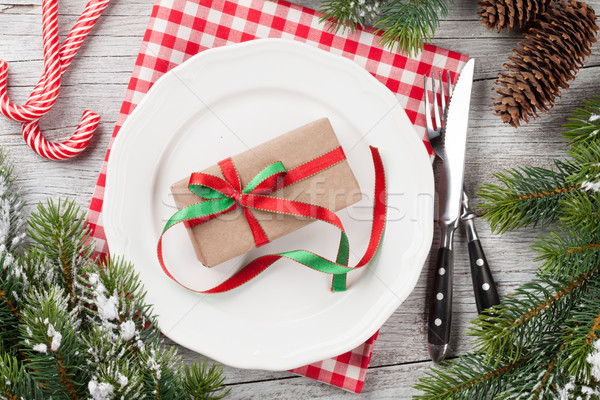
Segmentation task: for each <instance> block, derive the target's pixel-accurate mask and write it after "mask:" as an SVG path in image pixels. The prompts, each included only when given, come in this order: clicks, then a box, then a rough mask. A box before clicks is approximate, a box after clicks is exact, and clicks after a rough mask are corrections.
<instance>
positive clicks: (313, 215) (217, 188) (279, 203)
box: [157, 147, 387, 293]
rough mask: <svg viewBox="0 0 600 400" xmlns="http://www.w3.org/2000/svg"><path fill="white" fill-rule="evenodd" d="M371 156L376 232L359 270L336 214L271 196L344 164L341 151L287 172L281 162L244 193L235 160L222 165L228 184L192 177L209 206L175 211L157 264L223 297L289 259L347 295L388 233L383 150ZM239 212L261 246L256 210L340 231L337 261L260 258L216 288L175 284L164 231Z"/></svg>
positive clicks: (299, 253)
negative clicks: (351, 277)
mask: <svg viewBox="0 0 600 400" xmlns="http://www.w3.org/2000/svg"><path fill="white" fill-rule="evenodd" d="M371 154H372V156H373V165H374V167H375V196H374V206H373V227H372V230H371V238H370V240H369V245H368V246H367V250H366V252H365V254H364V256H363V257H362V259H361V260H360V261H359V262H358V264H357V265H356V266H354V267H349V266H348V259H349V254H350V246H349V242H348V236H347V235H346V231H345V230H344V226H343V225H342V221H340V219H339V218H338V216H337V215H335V213H334V212H333V211H331V210H329V209H327V208H325V207H321V206H318V205H315V204H308V203H302V202H298V201H294V200H289V199H285V198H280V197H273V196H268V194H271V193H272V192H273V191H275V190H276V189H280V188H283V187H286V186H289V185H291V184H294V183H296V182H299V181H301V180H304V179H307V178H309V177H310V176H312V175H314V174H316V173H318V172H321V171H323V170H325V169H327V168H330V167H332V166H333V165H336V164H338V163H339V162H341V161H343V160H345V159H346V156H345V154H344V152H343V150H342V148H341V147H338V148H336V149H334V150H332V151H330V152H328V153H325V154H323V155H322V156H320V157H317V158H316V159H314V160H311V161H309V162H307V163H305V164H302V165H300V166H298V167H296V168H294V169H292V170H290V171H287V170H286V169H285V167H284V166H283V164H282V163H281V162H280V161H278V162H274V163H272V164H270V165H268V166H267V167H266V168H265V169H263V170H262V171H260V172H259V173H258V174H257V175H256V176H255V177H254V178H252V180H251V181H250V182H249V183H248V184H247V185H246V186H245V187H244V188H243V189H242V183H241V181H240V178H239V175H238V173H237V170H236V169H235V165H234V164H233V161H232V160H231V158H227V159H225V160H223V161H221V162H219V167H220V168H221V172H222V173H223V177H224V179H221V178H219V177H216V176H214V175H209V174H205V173H202V172H195V173H193V174H192V175H191V176H190V180H189V184H188V188H189V189H190V191H192V192H193V193H195V194H196V195H198V196H199V197H201V198H202V199H204V200H205V201H202V202H200V203H196V204H192V205H190V206H188V207H185V208H183V209H181V210H179V211H177V212H176V213H175V214H174V215H173V216H172V217H171V218H170V219H169V221H168V222H167V223H166V225H165V227H164V229H163V232H162V234H161V236H160V238H159V240H158V246H157V251H158V259H159V262H160V265H161V267H162V269H163V271H164V272H165V273H166V274H167V275H168V276H169V277H170V278H171V279H173V280H174V281H175V282H177V283H178V284H179V285H181V286H183V287H185V288H187V289H189V290H192V291H195V292H199V293H222V292H226V291H229V290H231V289H235V288H237V287H239V286H241V285H243V284H244V283H246V282H248V281H249V280H251V279H252V278H254V277H255V276H257V275H258V274H260V273H261V272H262V271H264V270H265V269H267V268H268V267H269V266H270V265H271V264H273V263H274V262H275V261H277V260H279V259H280V258H288V259H291V260H294V261H296V262H298V263H300V264H304V265H306V266H307V267H310V268H312V269H315V270H317V271H320V272H324V273H327V274H332V275H333V281H332V290H333V291H344V290H346V274H347V273H348V272H350V271H352V270H354V269H356V268H360V267H362V266H364V265H366V264H368V263H369V262H370V261H371V259H372V258H373V256H374V255H375V252H376V251H377V248H378V247H379V243H380V241H381V236H382V235H383V230H384V228H385V218H386V201H387V193H386V185H385V174H384V170H383V163H382V161H381V157H380V155H379V151H378V150H377V149H376V148H375V147H371ZM237 207H241V208H242V209H243V210H244V215H245V217H246V220H247V221H248V224H249V225H250V228H251V229H252V234H253V236H254V241H255V243H256V246H257V247H258V246H262V245H264V244H266V243H268V242H269V239H268V237H267V235H266V234H265V232H264V230H263V229H262V227H261V226H260V224H259V222H258V221H257V220H256V217H255V216H254V215H253V214H252V211H251V210H252V209H256V210H262V211H267V212H271V213H277V214H287V215H294V216H298V217H305V218H310V219H317V220H320V221H323V222H327V223H329V224H331V225H333V226H335V227H336V228H338V229H339V230H340V231H341V237H340V244H339V247H338V254H337V257H336V261H335V262H334V261H330V260H328V259H326V258H324V257H321V256H319V255H317V254H315V253H312V252H310V251H307V250H292V251H287V252H282V253H277V254H268V255H264V256H261V257H258V258H257V259H255V260H253V261H251V262H250V263H249V264H247V265H246V266H245V267H243V268H242V269H241V270H239V271H238V272H237V273H235V274H234V275H233V276H231V277H230V278H228V279H227V280H225V281H224V282H223V283H221V284H220V285H218V286H216V287H214V288H212V289H208V290H204V291H197V290H193V289H191V288H188V287H186V286H185V285H183V284H182V283H180V282H179V281H177V279H175V277H173V275H171V273H170V272H169V270H168V269H167V267H166V265H165V263H164V259H163V254H162V238H163V235H164V234H165V232H166V231H167V230H169V229H170V228H171V227H173V226H174V225H176V224H178V223H181V222H184V223H187V224H188V225H189V226H191V227H193V226H197V225H199V224H203V223H205V222H207V221H210V220H212V219H214V218H216V217H218V216H219V215H222V214H225V213H228V212H231V211H233V210H234V209H236V208H237Z"/></svg>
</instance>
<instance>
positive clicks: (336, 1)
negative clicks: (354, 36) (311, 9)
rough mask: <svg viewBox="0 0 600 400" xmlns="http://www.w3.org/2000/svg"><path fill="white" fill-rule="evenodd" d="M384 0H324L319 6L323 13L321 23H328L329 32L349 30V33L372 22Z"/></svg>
mask: <svg viewBox="0 0 600 400" xmlns="http://www.w3.org/2000/svg"><path fill="white" fill-rule="evenodd" d="M387 3H388V1H386V0H350V1H349V0H326V1H324V2H323V3H322V4H321V11H322V12H323V13H324V14H323V16H322V17H321V22H325V21H328V22H329V23H330V26H329V30H330V31H334V32H335V33H337V32H338V31H340V30H344V29H349V30H350V31H351V32H354V31H356V29H358V28H363V27H365V26H367V25H369V24H370V23H372V22H374V21H375V20H376V18H377V14H378V13H379V11H380V8H381V6H382V5H384V4H387Z"/></svg>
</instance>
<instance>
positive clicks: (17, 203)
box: [0, 149, 25, 252]
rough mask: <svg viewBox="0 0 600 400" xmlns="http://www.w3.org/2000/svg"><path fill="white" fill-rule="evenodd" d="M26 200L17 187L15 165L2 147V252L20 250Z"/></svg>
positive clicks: (0, 178) (0, 248) (0, 188)
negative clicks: (14, 174) (14, 173)
mask: <svg viewBox="0 0 600 400" xmlns="http://www.w3.org/2000/svg"><path fill="white" fill-rule="evenodd" d="M24 206H25V202H24V201H23V200H22V199H21V195H20V193H19V191H18V190H17V189H16V187H15V178H14V176H13V166H12V163H11V162H10V161H9V159H8V155H7V153H6V151H5V150H3V149H0V252H2V251H5V250H6V251H14V250H18V249H19V247H20V246H21V244H22V242H23V240H22V239H23V237H24V236H25V234H24V232H23V227H24V225H25V219H24V218H23V215H22V212H23V207H24Z"/></svg>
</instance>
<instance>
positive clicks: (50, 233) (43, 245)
mask: <svg viewBox="0 0 600 400" xmlns="http://www.w3.org/2000/svg"><path fill="white" fill-rule="evenodd" d="M28 232H29V236H30V237H31V238H32V239H33V241H34V243H35V244H34V248H36V249H37V250H39V251H40V252H42V253H43V254H45V255H46V257H47V258H48V260H50V261H51V262H54V263H56V264H57V265H58V266H59V267H60V269H61V270H62V279H63V282H64V285H65V289H66V290H67V293H68V294H69V298H70V299H71V301H72V302H75V301H76V298H77V296H76V293H75V290H74V280H75V279H76V274H75V271H76V269H77V268H78V267H79V265H80V264H81V262H82V261H83V260H88V259H89V258H90V257H91V255H92V247H91V245H89V244H87V241H88V238H89V230H88V229H87V223H86V221H85V218H83V214H82V213H81V212H80V211H79V207H77V206H76V205H75V203H74V202H73V201H68V200H67V201H60V200H59V201H58V203H57V204H55V203H54V202H53V201H52V200H48V202H47V204H46V206H44V205H42V204H39V205H38V208H37V212H35V213H33V214H32V215H31V218H30V220H29V229H28Z"/></svg>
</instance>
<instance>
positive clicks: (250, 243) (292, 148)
mask: <svg viewBox="0 0 600 400" xmlns="http://www.w3.org/2000/svg"><path fill="white" fill-rule="evenodd" d="M339 146H340V144H339V142H338V139H337V137H336V136H335V132H334V131H333V128H332V127H331V124H330V123H329V120H328V119H327V118H322V119H319V120H317V121H314V122H311V123H309V124H307V125H304V126H302V127H300V128H297V129H295V130H293V131H290V132H288V133H285V134H283V135H281V136H278V137H276V138H274V139H271V140H269V141H267V142H265V143H263V144H261V145H258V146H256V147H254V148H252V149H250V150H248V151H246V152H243V153H240V154H238V155H236V156H233V157H231V158H232V160H233V163H234V165H235V167H236V169H237V171H238V174H239V176H240V179H241V183H242V187H244V186H245V185H246V184H247V183H248V182H249V181H250V180H251V179H252V178H253V177H254V176H255V175H256V174H257V173H259V172H260V171H261V170H263V169H264V168H265V167H266V166H267V165H269V164H271V163H273V162H276V161H281V162H282V163H283V165H284V166H285V168H286V169H287V170H291V169H293V168H294V167H297V166H299V165H301V164H304V163H306V162H307V161H310V160H312V159H315V158H317V157H319V156H321V155H323V154H325V153H327V152H329V151H331V150H334V149H336V148H337V147H339ZM191 172H194V171H190V173H191ZM201 172H204V173H207V174H211V175H215V176H218V177H219V178H223V174H222V173H221V170H220V168H219V166H218V165H213V166H211V167H210V168H207V169H205V170H203V171H201ZM188 182H189V176H188V177H186V178H184V179H182V180H180V181H178V182H176V183H174V184H173V185H172V186H171V192H172V194H173V198H174V200H175V204H176V205H177V207H178V208H179V209H182V208H184V207H187V206H189V205H191V204H195V203H198V202H200V201H202V199H201V198H200V197H198V196H197V195H195V194H194V193H192V192H191V191H190V190H189V189H188ZM269 196H276V197H283V198H286V199H291V200H295V201H301V202H305V203H311V204H315V205H319V206H322V207H326V208H329V209H330V210H333V211H338V210H341V209H343V208H345V207H348V206H350V205H352V204H354V203H356V202H358V201H359V200H360V199H361V192H360V188H359V186H358V182H357V181H356V178H355V176H354V174H353V173H352V170H351V169H350V165H349V164H348V161H347V160H343V161H342V162H340V163H338V164H336V165H334V166H332V167H330V168H328V169H326V170H324V171H321V172H319V173H317V174H315V175H313V176H311V177H308V178H306V179H304V180H302V181H300V182H297V183H295V184H292V185H290V186H287V187H284V188H281V189H279V190H277V191H274V192H273V193H271V194H269ZM251 212H252V213H253V214H254V216H255V217H256V219H257V220H258V222H259V223H260V225H261V226H262V228H263V230H264V231H265V233H266V234H267V237H268V238H269V240H270V241H273V240H275V239H277V238H279V237H281V236H283V235H285V234H288V233H290V232H293V231H295V230H297V229H300V228H302V227H304V226H306V225H308V224H310V223H312V222H314V220H312V219H306V218H302V219H301V218H299V217H295V216H292V215H282V214H274V213H269V212H266V211H260V210H255V209H252V210H251ZM187 230H188V233H189V235H190V238H191V240H192V244H193V246H194V251H195V252H196V257H197V258H198V260H199V261H200V262H202V264H203V265H205V266H207V267H213V266H215V265H217V264H220V263H222V262H225V261H227V260H229V259H231V258H234V257H237V256H239V255H241V254H244V253H246V252H248V251H250V250H252V249H254V248H256V245H255V242H254V237H253V235H252V231H251V229H250V226H249V225H248V221H247V220H246V218H245V216H244V213H243V211H242V209H241V207H237V208H236V209H235V211H233V212H230V213H227V214H223V215H220V216H219V217H217V218H216V219H213V220H211V221H208V222H205V223H204V224H201V225H197V226H194V227H191V228H190V227H188V228H187ZM290 250H291V249H290Z"/></svg>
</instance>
